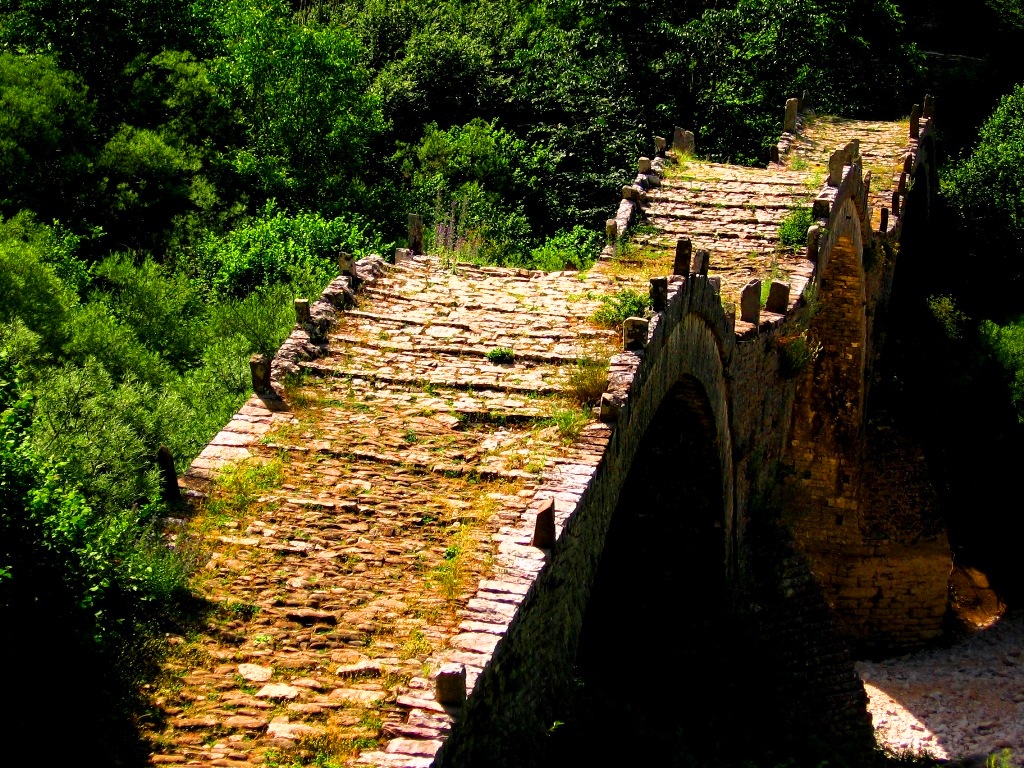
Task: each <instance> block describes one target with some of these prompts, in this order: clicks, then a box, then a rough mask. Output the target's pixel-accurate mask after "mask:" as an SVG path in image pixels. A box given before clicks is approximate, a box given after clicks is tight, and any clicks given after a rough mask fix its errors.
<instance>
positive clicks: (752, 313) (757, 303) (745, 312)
mask: <svg viewBox="0 0 1024 768" xmlns="http://www.w3.org/2000/svg"><path fill="white" fill-rule="evenodd" d="M740 320H742V321H743V322H745V323H752V324H753V325H760V324H761V281H760V280H751V281H750V282H749V283H747V284H746V285H745V286H743V292H742V293H741V294H740Z"/></svg>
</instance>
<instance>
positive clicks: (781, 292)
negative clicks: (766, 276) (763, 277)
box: [764, 280, 789, 315]
mask: <svg viewBox="0 0 1024 768" xmlns="http://www.w3.org/2000/svg"><path fill="white" fill-rule="evenodd" d="M764 308H765V309H766V310H768V311H769V312H776V313H778V314H780V315H784V314H786V311H787V310H788V309H789V283H783V282H780V281H778V280H772V284H771V285H770V286H769V287H768V301H767V302H766V303H765V305H764Z"/></svg>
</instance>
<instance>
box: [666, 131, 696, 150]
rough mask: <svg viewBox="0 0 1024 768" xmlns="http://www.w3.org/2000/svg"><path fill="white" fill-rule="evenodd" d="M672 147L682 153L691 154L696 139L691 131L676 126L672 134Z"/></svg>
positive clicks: (694, 147)
mask: <svg viewBox="0 0 1024 768" xmlns="http://www.w3.org/2000/svg"><path fill="white" fill-rule="evenodd" d="M672 148H673V149H675V150H676V151H677V152H681V153H682V154H684V155H692V154H693V151H694V150H695V149H696V141H695V140H694V136H693V131H687V130H683V129H682V128H676V130H675V132H674V133H673V134H672Z"/></svg>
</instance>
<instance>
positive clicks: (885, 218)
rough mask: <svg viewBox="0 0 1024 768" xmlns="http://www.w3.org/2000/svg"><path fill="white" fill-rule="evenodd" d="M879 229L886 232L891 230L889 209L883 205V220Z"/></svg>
mask: <svg viewBox="0 0 1024 768" xmlns="http://www.w3.org/2000/svg"><path fill="white" fill-rule="evenodd" d="M878 231H879V232H882V233H885V232H888V231H889V209H888V208H886V207H884V206H883V207H882V221H881V223H880V224H879V226H878Z"/></svg>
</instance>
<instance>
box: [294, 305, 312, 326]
mask: <svg viewBox="0 0 1024 768" xmlns="http://www.w3.org/2000/svg"><path fill="white" fill-rule="evenodd" d="M310 320H311V318H310V315H309V299H296V300H295V322H296V323H298V324H299V325H301V326H306V325H308V324H309V322H310Z"/></svg>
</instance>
